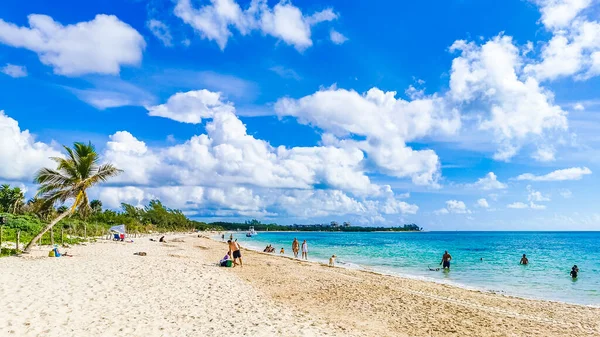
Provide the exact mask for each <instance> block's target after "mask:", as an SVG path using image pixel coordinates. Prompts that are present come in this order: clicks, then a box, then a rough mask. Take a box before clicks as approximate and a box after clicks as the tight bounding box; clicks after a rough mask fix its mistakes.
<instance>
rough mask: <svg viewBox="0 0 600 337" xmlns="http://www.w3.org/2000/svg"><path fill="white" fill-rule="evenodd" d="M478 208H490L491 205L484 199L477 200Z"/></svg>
mask: <svg viewBox="0 0 600 337" xmlns="http://www.w3.org/2000/svg"><path fill="white" fill-rule="evenodd" d="M477 207H481V208H489V207H490V204H488V202H487V200H485V199H484V198H481V199H479V200H477Z"/></svg>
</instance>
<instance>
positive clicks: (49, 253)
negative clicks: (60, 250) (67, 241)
mask: <svg viewBox="0 0 600 337" xmlns="http://www.w3.org/2000/svg"><path fill="white" fill-rule="evenodd" d="M48 257H55V254H54V249H52V250H51V251H50V252H48Z"/></svg>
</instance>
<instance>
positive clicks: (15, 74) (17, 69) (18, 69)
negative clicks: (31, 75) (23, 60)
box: [0, 63, 27, 78]
mask: <svg viewBox="0 0 600 337" xmlns="http://www.w3.org/2000/svg"><path fill="white" fill-rule="evenodd" d="M0 72H2V73H4V74H6V75H8V76H10V77H12V78H19V77H26V76H27V69H26V68H25V67H24V66H17V65H14V64H10V63H8V64H6V66H4V67H3V68H1V69H0Z"/></svg>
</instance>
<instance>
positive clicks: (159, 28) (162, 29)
mask: <svg viewBox="0 0 600 337" xmlns="http://www.w3.org/2000/svg"><path fill="white" fill-rule="evenodd" d="M146 26H147V27H148V29H149V30H150V32H152V34H153V35H154V36H155V37H156V38H157V39H158V40H159V41H160V42H162V44H163V45H165V46H166V47H172V46H173V36H171V30H170V29H169V27H168V26H167V25H166V24H164V23H163V22H161V21H158V20H155V19H151V20H149V21H148V22H147V23H146Z"/></svg>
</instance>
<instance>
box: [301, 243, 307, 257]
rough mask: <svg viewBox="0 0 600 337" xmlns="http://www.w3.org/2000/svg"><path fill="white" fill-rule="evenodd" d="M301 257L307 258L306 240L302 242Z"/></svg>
mask: <svg viewBox="0 0 600 337" xmlns="http://www.w3.org/2000/svg"><path fill="white" fill-rule="evenodd" d="M302 258H303V259H305V260H308V244H307V243H306V240H304V241H303V242H302Z"/></svg>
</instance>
